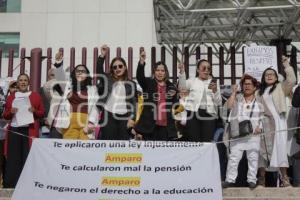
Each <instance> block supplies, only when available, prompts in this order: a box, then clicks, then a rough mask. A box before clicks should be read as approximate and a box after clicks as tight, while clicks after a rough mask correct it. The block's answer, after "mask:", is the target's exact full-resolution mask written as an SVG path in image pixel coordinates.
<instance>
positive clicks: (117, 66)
mask: <svg viewBox="0 0 300 200" xmlns="http://www.w3.org/2000/svg"><path fill="white" fill-rule="evenodd" d="M123 67H124V65H123V64H119V65H113V69H114V70H116V69H123Z"/></svg>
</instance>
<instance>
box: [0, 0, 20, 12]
mask: <svg viewBox="0 0 300 200" xmlns="http://www.w3.org/2000/svg"><path fill="white" fill-rule="evenodd" d="M0 12H21V0H0Z"/></svg>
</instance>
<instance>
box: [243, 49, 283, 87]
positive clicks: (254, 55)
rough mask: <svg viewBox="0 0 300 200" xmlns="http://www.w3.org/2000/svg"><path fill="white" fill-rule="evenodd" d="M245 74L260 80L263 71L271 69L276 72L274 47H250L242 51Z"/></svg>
mask: <svg viewBox="0 0 300 200" xmlns="http://www.w3.org/2000/svg"><path fill="white" fill-rule="evenodd" d="M244 64H245V73H246V74H249V75H251V76H253V77H254V78H256V79H257V80H258V81H260V80H261V76H262V73H263V71H264V70H265V69H266V68H268V67H272V68H274V69H275V70H276V71H277V68H278V67H277V51H276V47H274V46H250V47H245V49H244Z"/></svg>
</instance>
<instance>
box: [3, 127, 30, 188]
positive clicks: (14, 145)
mask: <svg viewBox="0 0 300 200" xmlns="http://www.w3.org/2000/svg"><path fill="white" fill-rule="evenodd" d="M10 130H11V131H14V132H18V133H22V134H24V135H27V136H28V127H11V129H10ZM7 142H8V144H7V160H6V166H5V174H4V179H3V186H4V187H5V188H14V187H16V184H17V182H18V179H19V177H20V175H21V172H22V170H23V167H24V164H25V162H26V159H27V156H28V153H29V139H28V138H27V137H24V136H20V135H17V134H15V133H12V132H9V131H8V141H7Z"/></svg>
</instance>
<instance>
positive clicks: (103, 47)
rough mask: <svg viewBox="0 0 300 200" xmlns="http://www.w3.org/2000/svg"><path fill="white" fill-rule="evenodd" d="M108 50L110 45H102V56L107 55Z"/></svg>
mask: <svg viewBox="0 0 300 200" xmlns="http://www.w3.org/2000/svg"><path fill="white" fill-rule="evenodd" d="M107 52H108V46H107V45H106V44H105V45H103V46H101V56H102V57H105V56H106V55H107Z"/></svg>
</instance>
